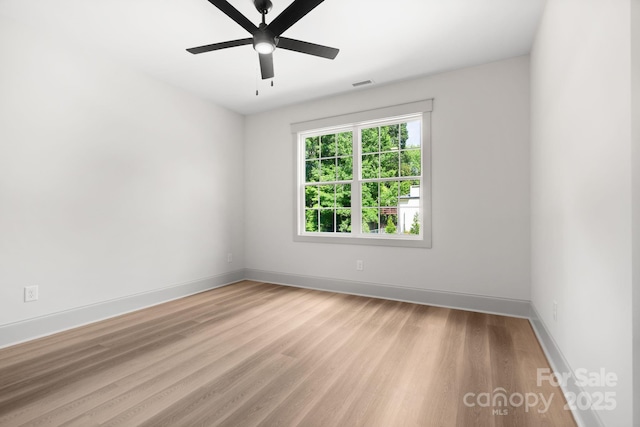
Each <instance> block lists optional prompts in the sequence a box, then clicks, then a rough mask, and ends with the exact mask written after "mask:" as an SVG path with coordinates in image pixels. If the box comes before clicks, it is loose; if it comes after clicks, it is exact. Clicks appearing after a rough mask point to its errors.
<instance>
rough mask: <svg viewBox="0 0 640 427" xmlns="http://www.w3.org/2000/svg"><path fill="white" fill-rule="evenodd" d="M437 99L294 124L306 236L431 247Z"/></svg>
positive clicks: (300, 218) (299, 206)
mask: <svg viewBox="0 0 640 427" xmlns="http://www.w3.org/2000/svg"><path fill="white" fill-rule="evenodd" d="M430 111H431V101H430V100H429V101H422V102H416V103H411V104H405V105H400V106H395V107H389V108H384V109H379V110H372V111H367V112H361V113H355V114H349V115H345V116H340V117H333V118H328V119H320V120H315V121H312V122H306V123H299V124H294V125H292V131H293V132H294V141H295V147H296V162H297V167H296V197H295V203H296V206H295V209H296V219H297V221H296V227H295V233H294V239H295V240H298V241H313V242H331V243H355V244H374V245H393V246H418V247H430V246H431V220H430V187H431V183H430V173H429V165H430Z"/></svg>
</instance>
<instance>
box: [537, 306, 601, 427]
mask: <svg viewBox="0 0 640 427" xmlns="http://www.w3.org/2000/svg"><path fill="white" fill-rule="evenodd" d="M529 322H531V326H532V327H533V331H534V332H535V334H536V336H537V337H538V342H540V345H541V346H542V350H543V351H544V353H545V355H546V356H547V360H548V361H549V365H551V370H552V371H553V372H557V373H569V372H570V373H572V374H573V372H574V371H573V369H571V366H570V365H569V363H568V362H567V359H565V357H564V355H563V354H562V351H560V348H559V347H558V345H557V344H556V342H555V340H554V339H553V337H552V336H551V334H550V333H549V330H548V329H547V327H546V325H545V324H544V321H543V320H542V318H541V317H540V315H539V314H538V311H537V310H536V308H535V307H534V305H533V304H531V313H530V314H529ZM562 391H563V392H564V393H573V394H574V395H575V396H579V395H580V393H582V392H584V389H583V388H582V387H580V386H578V385H577V384H575V383H574V382H573V381H567V384H565V385H563V387H562ZM573 416H574V418H575V419H576V422H577V423H578V426H580V427H604V424H603V423H602V420H601V419H600V417H599V416H598V414H597V413H596V411H594V410H591V409H585V410H581V409H577V410H574V411H573Z"/></svg>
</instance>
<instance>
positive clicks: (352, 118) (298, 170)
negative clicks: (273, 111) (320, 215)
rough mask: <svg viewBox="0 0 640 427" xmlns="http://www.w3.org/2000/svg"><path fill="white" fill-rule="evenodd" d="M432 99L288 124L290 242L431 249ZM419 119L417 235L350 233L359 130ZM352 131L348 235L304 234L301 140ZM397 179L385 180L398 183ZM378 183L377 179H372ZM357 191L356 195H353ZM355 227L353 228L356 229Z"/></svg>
mask: <svg viewBox="0 0 640 427" xmlns="http://www.w3.org/2000/svg"><path fill="white" fill-rule="evenodd" d="M432 109H433V100H431V99H428V100H424V101H418V102H412V103H408V104H401V105H395V106H392V107H385V108H379V109H375V110H368V111H361V112H357V113H351V114H345V115H341V116H335V117H327V118H323V119H318V120H311V121H307V122H301V123H294V124H292V125H291V133H292V138H293V143H294V150H293V152H294V165H295V167H294V175H295V176H294V183H295V185H294V197H293V200H294V221H293V222H294V230H293V240H294V241H296V242H313V243H341V244H356V245H376V246H403V247H416V248H431V246H432V245H431V244H432V241H431V111H432ZM416 118H418V119H420V120H421V122H422V124H421V131H422V140H421V146H422V156H421V161H422V165H421V166H422V176H421V178H420V181H421V182H420V202H421V205H420V235H405V234H385V233H380V234H378V233H371V234H367V233H361V232H359V231H358V232H356V233H354V232H353V230H360V229H361V218H360V217H361V215H355V214H354V213H353V211H354V210H355V211H359V209H357V208H356V206H355V203H361V197H362V195H361V194H360V183H361V182H362V180H361V179H360V175H361V174H360V170H358V169H356V165H359V166H360V167H361V161H360V159H356V156H360V157H361V149H362V147H361V144H360V134H359V130H358V129H361V127H363V126H366V125H371V126H381V125H384V124H385V123H389V122H392V123H393V122H395V123H398V122H399V121H402V120H403V119H408V120H411V119H416ZM346 130H353V144H354V150H353V156H354V162H353V168H354V170H353V180H352V188H351V192H352V198H351V200H352V203H351V204H352V206H351V209H352V221H351V229H352V233H337V232H329V233H322V232H313V233H310V232H306V231H305V223H306V222H305V206H304V202H305V191H304V187H305V184H306V182H305V176H306V174H305V149H304V145H305V144H304V138H305V137H307V136H311V135H312V134H313V135H319V134H327V133H331V132H340V131H346ZM402 179H403V177H397V178H393V179H391V178H390V179H389V180H402ZM374 181H377V182H380V181H379V180H374ZM356 192H357V194H355V193H356ZM356 227H357V228H356Z"/></svg>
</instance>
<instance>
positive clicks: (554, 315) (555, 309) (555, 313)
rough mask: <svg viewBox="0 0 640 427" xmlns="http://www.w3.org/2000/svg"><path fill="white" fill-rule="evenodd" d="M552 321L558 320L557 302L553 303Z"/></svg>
mask: <svg viewBox="0 0 640 427" xmlns="http://www.w3.org/2000/svg"><path fill="white" fill-rule="evenodd" d="M553 320H555V321H557V320H558V301H555V300H554V301H553Z"/></svg>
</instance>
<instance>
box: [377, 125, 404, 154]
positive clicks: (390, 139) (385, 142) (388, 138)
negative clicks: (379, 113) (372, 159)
mask: <svg viewBox="0 0 640 427" xmlns="http://www.w3.org/2000/svg"><path fill="white" fill-rule="evenodd" d="M398 128H399V125H390V126H382V127H381V128H380V151H390V150H397V149H398Z"/></svg>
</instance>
